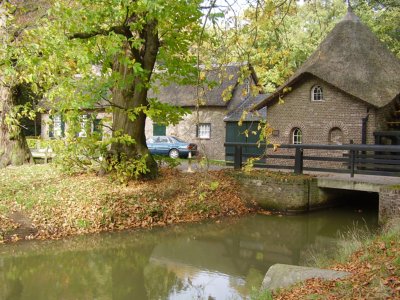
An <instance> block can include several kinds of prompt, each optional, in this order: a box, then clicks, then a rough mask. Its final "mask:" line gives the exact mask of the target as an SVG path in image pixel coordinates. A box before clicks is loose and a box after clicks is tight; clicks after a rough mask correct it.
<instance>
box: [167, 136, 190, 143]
mask: <svg viewBox="0 0 400 300" xmlns="http://www.w3.org/2000/svg"><path fill="white" fill-rule="evenodd" d="M170 138H171V139H172V140H175V141H177V142H179V143H186V142H185V141H183V140H181V139H179V138H177V137H176V136H171V137H170Z"/></svg>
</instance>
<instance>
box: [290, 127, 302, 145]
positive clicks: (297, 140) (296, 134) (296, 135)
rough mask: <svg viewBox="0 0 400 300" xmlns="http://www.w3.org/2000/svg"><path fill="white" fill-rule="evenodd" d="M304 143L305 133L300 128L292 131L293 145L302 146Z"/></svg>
mask: <svg viewBox="0 0 400 300" xmlns="http://www.w3.org/2000/svg"><path fill="white" fill-rule="evenodd" d="M302 143H303V132H302V130H301V129H300V128H298V127H296V128H293V130H292V144H294V145H300V144H302Z"/></svg>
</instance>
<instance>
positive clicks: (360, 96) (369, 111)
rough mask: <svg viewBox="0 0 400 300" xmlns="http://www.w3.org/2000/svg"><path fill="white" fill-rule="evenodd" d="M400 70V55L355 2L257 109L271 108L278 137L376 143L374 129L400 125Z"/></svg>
mask: <svg viewBox="0 0 400 300" xmlns="http://www.w3.org/2000/svg"><path fill="white" fill-rule="evenodd" d="M399 70H400V60H399V59H398V58H397V57H396V56H395V55H393V54H392V53H391V52H390V51H389V50H388V49H387V48H386V46H385V45H383V44H382V42H380V41H379V40H378V38H377V37H376V36H375V35H374V34H373V33H372V32H371V30H370V29H369V28H368V27H367V26H365V25H364V24H362V23H361V21H360V19H359V18H358V17H357V16H356V15H355V14H354V13H353V12H352V10H351V8H350V9H349V11H348V12H347V14H346V16H345V17H344V18H343V19H342V20H341V21H340V22H339V23H338V24H337V25H336V26H335V27H334V29H333V30H332V31H331V32H330V33H329V34H328V36H327V37H326V38H325V40H324V41H323V42H322V43H321V44H320V45H319V47H318V49H317V50H316V51H315V52H314V53H313V54H312V55H311V56H310V57H309V58H308V60H307V61H306V62H305V63H304V64H303V65H302V66H301V67H300V68H299V69H298V70H297V71H296V72H295V73H294V74H293V76H291V77H290V78H289V80H288V81H287V82H286V83H285V84H283V85H282V86H280V87H279V88H278V89H277V90H276V91H275V92H274V93H273V94H271V95H269V96H268V97H266V98H265V99H264V100H263V101H261V102H260V104H258V105H256V109H260V108H262V107H265V106H266V107H267V108H268V122H269V123H270V124H271V126H272V127H273V128H274V129H275V131H274V133H275V135H274V136H273V137H272V142H277V143H285V144H287V143H307V144H313V143H315V144H327V143H349V142H350V140H353V141H354V142H355V143H374V142H375V138H374V134H375V136H376V137H380V136H382V131H384V133H383V135H385V134H386V135H389V136H390V135H393V136H396V133H395V130H396V128H397V126H398V128H400V119H398V116H400V110H399V109H400V105H399V103H398V102H399V93H400V72H399ZM279 99H283V100H284V103H283V104H278V103H279ZM387 131H390V132H389V133H388V132H387ZM378 132H380V133H378ZM378 140H379V139H378ZM378 140H377V141H378ZM378 142H379V141H378ZM387 142H388V141H387ZM389 142H390V141H389ZM392 143H400V141H396V140H395V139H393V140H392Z"/></svg>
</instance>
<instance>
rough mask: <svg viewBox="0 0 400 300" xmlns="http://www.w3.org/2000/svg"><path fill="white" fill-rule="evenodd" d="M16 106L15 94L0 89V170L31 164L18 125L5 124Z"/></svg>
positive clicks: (4, 88)
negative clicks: (10, 166)
mask: <svg viewBox="0 0 400 300" xmlns="http://www.w3.org/2000/svg"><path fill="white" fill-rule="evenodd" d="M17 104H18V99H16V97H15V94H14V93H13V91H12V90H10V89H9V88H6V87H4V86H3V87H0V110H1V115H0V168H4V167H7V166H9V165H13V166H18V165H22V164H28V163H29V164H30V163H33V158H32V154H31V151H30V150H29V147H28V144H27V142H26V139H25V136H24V134H23V133H22V129H21V127H19V126H18V125H13V126H10V124H7V117H8V116H9V114H10V112H11V110H12V109H13V107H14V106H15V105H17Z"/></svg>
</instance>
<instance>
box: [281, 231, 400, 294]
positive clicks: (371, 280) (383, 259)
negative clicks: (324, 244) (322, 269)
mask: <svg viewBox="0 0 400 300" xmlns="http://www.w3.org/2000/svg"><path fill="white" fill-rule="evenodd" d="M398 235H399V234H398ZM383 239H384V238H383ZM333 269H335V270H340V271H347V272H350V273H351V274H352V275H351V276H350V277H348V278H344V279H339V280H335V281H323V280H321V279H310V280H308V281H306V282H305V283H304V284H301V285H299V286H297V287H295V288H293V289H290V290H286V291H283V292H281V293H279V294H277V295H275V296H274V299H282V300H283V299H400V240H399V236H395V237H393V236H392V237H391V240H390V242H389V243H386V242H385V241H384V240H382V238H377V239H376V240H375V241H374V242H372V243H371V244H370V245H368V246H367V247H365V248H363V249H361V250H359V251H357V252H355V253H354V254H353V255H352V257H351V258H350V260H349V261H348V262H347V263H345V264H337V265H336V266H334V267H333Z"/></svg>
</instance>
